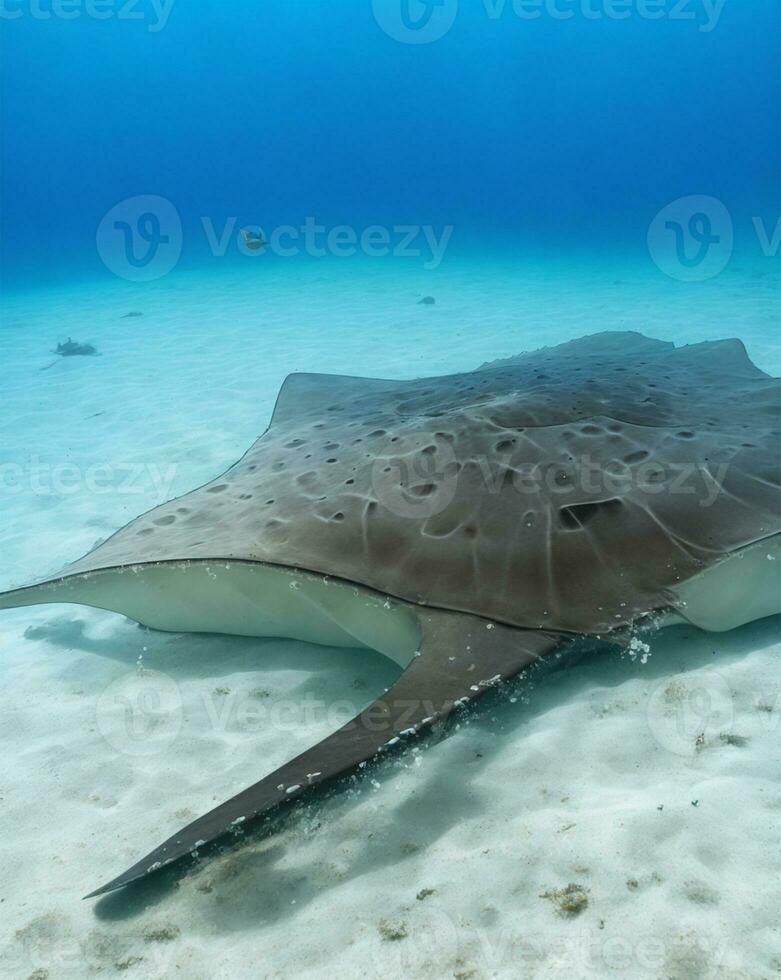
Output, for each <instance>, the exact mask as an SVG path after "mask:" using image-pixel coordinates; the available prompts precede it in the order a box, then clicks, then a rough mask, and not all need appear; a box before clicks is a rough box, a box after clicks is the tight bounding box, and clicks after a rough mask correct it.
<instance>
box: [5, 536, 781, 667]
mask: <svg viewBox="0 0 781 980" xmlns="http://www.w3.org/2000/svg"><path fill="white" fill-rule="evenodd" d="M669 594H670V600H671V601H670V607H669V608H668V609H667V610H664V611H662V612H663V617H662V621H661V622H662V625H667V624H672V623H680V622H684V621H688V622H690V623H692V624H694V625H695V626H699V627H701V628H702V629H705V630H711V631H717V632H720V631H724V630H729V629H734V628H736V627H738V626H742V625H743V624H744V623H748V622H751V621H753V620H756V619H761V618H763V617H765V616H771V615H774V614H776V613H779V612H781V535H775V536H774V537H772V538H768V539H765V540H763V541H760V542H757V543H756V544H753V545H751V546H750V547H747V548H744V549H743V550H742V551H740V552H736V553H735V554H733V555H730V557H729V558H727V559H725V560H724V561H723V562H721V563H720V564H718V565H715V566H713V567H711V568H709V569H707V570H706V571H704V572H702V573H701V574H699V575H697V576H694V577H693V578H691V579H688V580H687V581H686V582H683V583H681V584H680V585H678V586H676V587H675V588H673V589H670V590H669ZM39 603H77V604H80V605H88V606H94V607H97V608H99V609H106V610H109V611H112V612H117V613H121V614H123V615H125V616H128V617H129V618H130V619H133V620H136V621H137V622H139V623H142V624H144V625H145V626H149V627H152V628H153V629H158V630H166V631H171V632H182V633H227V634H232V635H238V636H263V637H287V638H291V639H297V640H305V641H308V642H312V643H319V644H323V645H325V646H337V647H365V648H369V649H373V650H377V651H379V652H380V653H383V654H385V655H386V656H388V657H390V659H392V660H394V661H395V662H396V663H398V664H399V665H400V666H402V667H406V666H407V665H408V664H409V662H410V660H411V659H412V657H413V656H414V654H415V651H416V650H417V647H418V643H419V639H420V629H419V625H418V622H417V619H416V617H415V615H414V613H413V612H412V609H411V607H410V606H409V605H408V604H406V603H399V602H396V601H394V600H393V599H392V598H389V597H385V596H382V595H379V594H377V593H375V592H372V591H371V590H369V589H365V588H362V587H360V586H356V585H352V584H350V583H347V582H343V581H341V580H339V579H330V578H327V577H324V576H322V575H316V574H313V573H310V572H303V571H298V570H295V569H291V568H286V567H284V566H280V565H264V564H259V563H253V562H236V561H220V560H215V561H210V562H206V561H188V562H185V561H182V562H172V563H165V564H157V565H139V566H134V567H131V568H122V569H109V570H106V571H98V572H91V573H87V574H85V575H79V576H74V577H73V578H71V579H64V580H61V581H59V582H53V583H47V584H45V585H41V586H33V587H32V588H29V589H24V590H21V591H20V592H17V593H10V594H8V595H7V596H5V597H0V608H2V607H4V606H8V607H11V606H29V605H37V604H39Z"/></svg>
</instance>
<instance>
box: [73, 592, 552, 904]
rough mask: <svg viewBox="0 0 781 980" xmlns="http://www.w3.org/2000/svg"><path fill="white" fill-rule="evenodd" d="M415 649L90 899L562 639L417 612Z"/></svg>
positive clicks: (245, 820) (436, 713)
mask: <svg viewBox="0 0 781 980" xmlns="http://www.w3.org/2000/svg"><path fill="white" fill-rule="evenodd" d="M419 620H420V626H421V639H420V649H419V651H418V652H417V653H416V654H415V656H414V657H413V659H412V661H411V662H410V664H409V666H408V667H407V668H406V670H405V671H404V673H403V674H402V675H401V676H400V677H399V679H398V681H397V682H396V683H395V684H394V685H393V687H391V688H390V689H389V690H388V691H386V693H385V694H383V695H382V696H381V697H380V698H378V699H377V700H376V701H374V702H373V703H372V704H370V705H369V706H368V707H366V708H364V710H363V711H361V713H360V714H359V715H357V716H356V717H355V718H354V719H353V720H352V721H350V722H349V723H348V724H347V725H345V726H344V727H343V728H341V729H339V731H337V732H335V733H334V734H333V735H330V736H328V737H327V738H325V739H324V740H323V741H322V742H319V743H318V744H317V745H315V746H314V747H313V748H311V749H308V750H307V751H306V752H304V753H302V754H301V755H299V756H298V757H297V758H295V759H293V760H292V761H291V762H288V763H287V764H286V765H284V766H282V767H281V768H279V769H277V770H276V771H275V772H273V773H271V774H270V775H268V776H266V777H265V778H264V779H261V781H260V782H259V783H255V785H254V786H251V787H250V788H249V789H246V790H244V791H243V792H241V793H239V794H238V795H237V796H234V797H233V798H232V799H230V800H228V801H227V802H225V803H223V804H221V805H220V806H218V807H216V808H215V809H214V810H211V811H210V812H209V813H207V814H205V815H204V816H202V817H199V818H198V819H197V820H195V821H194V822H193V823H191V824H189V825H188V826H187V827H184V828H183V829H182V830H180V831H179V832H178V833H177V834H175V835H174V836H173V837H171V838H169V839H168V840H167V841H166V842H165V843H164V844H162V845H160V847H158V848H156V850H154V851H152V852H151V853H150V854H148V855H147V856H146V857H144V858H142V859H141V860H140V861H138V862H137V863H136V864H134V865H133V867H131V868H129V869H128V870H127V871H125V872H124V873H123V874H121V875H119V877H117V878H114V879H113V880H112V881H109V882H108V883H107V884H105V885H103V886H102V887H101V888H98V889H97V890H96V891H94V892H91V893H90V894H89V895H87V896H86V897H87V898H93V897H95V896H98V895H103V894H104V893H106V892H109V891H113V890H114V889H117V888H121V887H122V886H123V885H127V884H130V882H133V881H136V880H137V879H140V878H143V877H145V876H146V875H148V874H150V873H152V872H154V871H156V870H157V869H158V868H161V867H163V866H165V865H169V864H171V863H172V862H174V861H177V860H179V859H180V858H184V857H186V856H187V855H194V854H195V852H197V851H198V849H199V848H202V847H205V846H206V845H207V844H211V843H213V842H215V841H217V840H219V839H220V838H223V837H226V836H227V835H229V834H231V833H235V832H236V831H237V829H241V830H244V829H245V828H247V827H249V826H250V825H251V824H252V823H253V822H255V821H257V820H258V819H259V818H262V817H264V816H266V815H268V814H269V813H270V812H271V811H273V810H275V809H276V808H278V807H279V806H280V804H283V803H285V802H287V801H290V800H296V799H299V798H301V797H302V796H304V795H305V794H306V793H307V791H308V790H309V789H310V788H311V787H314V786H316V785H318V784H322V783H326V782H329V781H334V780H336V779H338V778H339V777H342V776H345V775H348V774H349V773H351V772H353V771H354V770H355V769H356V768H357V767H359V766H361V764H362V763H366V762H368V761H369V760H371V759H374V758H376V757H378V756H380V755H381V754H382V753H383V752H384V751H387V750H389V749H393V748H394V747H396V746H398V745H399V743H401V742H403V741H404V740H407V739H409V738H412V737H414V736H415V735H416V734H417V733H418V732H421V731H423V730H425V729H426V728H428V727H430V726H432V725H433V724H435V723H437V722H442V721H443V720H444V719H445V718H446V717H447V715H448V714H449V713H450V712H451V711H452V710H453V708H454V707H457V706H459V705H461V704H465V703H466V702H468V701H471V700H473V699H475V698H477V697H479V696H480V695H481V694H483V693H484V692H485V691H488V690H490V689H491V688H492V687H494V686H495V685H496V684H498V683H500V682H501V681H502V680H507V679H508V678H510V677H512V676H514V675H516V674H518V673H519V672H520V671H522V670H523V669H524V668H525V667H527V666H529V665H530V664H532V663H534V662H535V661H536V660H537V659H539V658H540V657H541V656H543V655H544V654H546V653H548V652H549V651H551V650H553V649H554V648H555V647H556V646H557V645H559V643H560V642H561V640H562V637H561V636H560V635H558V634H552V633H542V632H537V631H534V630H518V629H510V628H507V627H504V626H499V625H495V624H493V623H489V622H487V621H486V620H483V619H478V618H476V617H474V616H468V615H465V614H461V613H449V612H442V611H438V610H437V611H425V612H421V613H420V614H419Z"/></svg>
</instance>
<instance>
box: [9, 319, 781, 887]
mask: <svg viewBox="0 0 781 980" xmlns="http://www.w3.org/2000/svg"><path fill="white" fill-rule="evenodd" d="M780 395H781V391H780V389H779V381H778V380H776V379H773V378H771V377H769V376H768V375H766V374H765V373H763V372H762V371H761V370H759V369H758V368H757V367H755V366H754V364H753V363H752V362H751V361H750V359H749V357H748V355H747V353H746V351H745V348H744V347H743V345H742V344H741V343H740V342H739V341H737V340H724V341H716V342H712V343H701V344H696V345H693V346H686V347H675V346H674V345H673V344H671V343H665V342H661V341H658V340H652V339H649V338H647V337H644V336H642V335H641V334H638V333H620V332H610V333H602V334H597V335H594V336H590V337H586V338H583V339H580V340H575V341H571V342H569V343H565V344H561V345H559V346H557V347H552V348H546V349H542V350H538V351H534V352H530V353H525V354H521V355H519V356H517V357H511V358H509V359H507V360H502V361H496V362H493V363H490V364H485V365H483V366H482V367H481V368H479V369H477V370H474V371H471V372H468V373H463V374H456V375H452V376H448V377H433V378H424V379H420V380H413V381H383V380H374V379H366V378H355V377H338V376H328V375H321V374H293V375H290V376H289V377H288V378H287V379H286V381H285V382H284V384H283V386H282V389H281V391H280V394H279V396H278V399H277V403H276V406H275V409H274V412H273V417H272V420H271V424H270V426H269V428H268V430H267V431H266V432H265V434H264V435H263V436H262V437H261V438H260V439H259V440H258V441H257V442H256V443H255V444H254V445H253V446H252V447H251V448H250V449H249V451H248V452H247V453H246V455H245V456H244V457H243V458H242V459H241V460H239V462H237V463H236V464H235V465H233V466H232V467H231V468H230V469H229V470H227V472H226V473H225V474H224V475H223V476H220V477H218V478H217V479H215V480H213V481H212V482H210V483H208V484H206V485H205V486H203V487H201V488H200V489H197V490H194V491H193V492H191V493H189V494H187V495H185V496H183V497H181V498H179V499H176V500H173V501H171V502H169V503H166V504H163V505H162V506H160V507H157V508H155V509H154V510H152V511H150V512H149V513H147V514H144V515H143V516H141V517H139V518H137V519H136V520H134V521H132V522H131V523H130V524H128V525H127V526H126V527H125V528H123V529H122V530H120V531H118V532H117V533H116V534H115V535H114V536H113V537H111V538H109V539H108V540H107V541H105V542H104V543H103V544H101V545H100V546H98V547H97V548H96V549H95V550H94V551H92V552H91V553H90V554H88V555H87V556H86V557H84V558H82V559H80V560H78V561H76V562H75V563H74V564H72V565H70V566H68V567H67V568H66V569H65V570H64V571H62V572H61V573H60V574H59V575H57V576H55V577H53V578H50V579H48V580H46V581H43V582H40V583H38V584H35V585H32V586H29V587H26V588H22V589H18V590H15V591H12V592H7V593H4V594H2V595H0V608H11V607H18V606H27V605H34V604H37V603H46V602H70V603H82V604H86V605H90V606H94V607H98V608H102V609H108V610H113V611H116V612H120V613H123V614H125V615H126V616H129V617H131V618H132V619H135V620H136V621H138V622H139V623H142V624H144V625H145V626H148V627H152V628H155V629H159V630H171V631H198V632H221V633H231V634H239V635H244V636H280V637H292V638H297V639H303V640H311V641H315V642H319V643H323V644H327V645H343V646H346V647H367V648H372V649H374V650H379V651H380V652H381V653H384V654H386V655H387V656H389V657H391V658H393V659H394V660H396V661H397V663H398V664H399V666H400V667H401V668H402V670H401V673H400V675H399V677H398V680H397V681H396V682H395V684H394V685H393V686H392V687H391V688H390V689H389V690H387V691H386V692H384V693H383V694H382V695H381V696H380V697H378V698H377V699H376V700H375V701H374V702H373V703H371V704H370V705H369V706H368V707H366V708H365V709H364V710H363V711H361V712H360V713H359V714H358V715H357V716H356V717H355V718H354V719H353V720H352V721H351V722H349V723H348V724H347V725H345V726H344V727H343V728H341V729H340V730H339V731H337V732H335V733H333V734H332V735H330V736H328V737H327V738H325V739H324V740H323V741H321V742H320V743H319V744H317V745H315V746H314V747H313V748H311V749H309V750H307V751H305V752H303V753H302V754H301V755H299V756H298V757H297V758H295V759H293V760H292V761H290V762H288V763H287V764H285V765H283V766H282V767H281V768H279V769H277V770H276V771H274V772H272V773H270V774H268V775H266V776H265V777H264V778H262V779H261V780H260V781H259V782H257V783H255V785H253V786H251V787H250V788H249V789H246V790H244V791H243V792H241V793H239V794H238V795H237V796H234V797H233V798H232V799H230V800H228V801H227V802H225V803H222V804H221V805H220V806H217V807H216V808H215V809H213V810H211V811H210V812H209V813H207V814H205V815H204V816H202V817H199V818H198V819H197V820H195V821H193V822H192V823H191V824H189V825H188V826H186V827H184V828H183V829H181V830H179V831H178V832H177V833H175V834H174V835H173V836H171V837H170V838H169V839H168V840H166V841H165V842H164V843H163V844H162V845H160V846H159V847H157V848H156V849H155V850H153V851H152V852H151V853H150V854H148V855H147V856H146V857H144V858H142V859H141V860H139V861H137V862H136V863H135V864H134V865H133V866H132V867H131V868H129V869H128V870H127V871H125V872H124V873H123V874H121V875H119V876H118V877H116V878H114V879H112V880H111V881H109V882H108V883H107V884H105V885H104V886H103V887H101V888H99V889H97V890H96V891H95V892H93V893H92V895H100V894H102V893H104V892H107V891H110V890H112V889H116V888H119V887H120V886H123V885H127V884H128V883H130V882H132V881H135V880H136V879H139V878H143V877H144V876H146V875H148V874H150V873H151V872H154V871H155V870H156V869H158V868H160V867H162V866H163V865H167V864H170V863H171V862H174V861H177V860H178V859H181V858H185V857H186V856H187V855H194V854H195V852H197V851H198V850H199V848H203V847H204V845H206V844H211V843H212V842H218V841H220V840H221V839H223V838H226V837H227V835H229V834H231V833H232V832H236V830H237V828H238V829H244V828H246V827H248V826H249V825H250V824H251V823H252V822H253V821H258V820H259V819H260V818H265V817H267V816H269V815H272V814H274V813H279V812H282V810H283V807H284V805H286V804H289V803H290V802H291V801H297V800H303V799H306V798H309V797H311V794H312V793H313V791H314V790H315V787H318V786H321V785H324V784H330V785H332V786H333V785H339V781H340V780H349V779H350V778H352V774H354V773H355V772H356V770H358V769H359V768H363V767H365V766H366V764H367V763H368V762H369V761H370V760H374V759H376V758H382V756H383V754H384V753H387V752H392V751H398V750H399V747H401V748H403V746H405V745H406V744H408V743H409V742H410V741H411V740H412V739H414V738H415V736H417V735H419V734H422V733H424V732H425V731H426V730H428V729H430V728H431V727H432V726H434V725H435V724H437V723H440V722H442V721H443V719H445V718H447V717H448V716H449V715H450V714H451V712H455V711H458V710H459V709H460V708H461V707H462V706H464V705H467V704H468V703H470V702H474V701H476V700H477V699H479V698H480V697H481V696H483V695H484V694H485V692H487V691H490V690H492V689H493V688H495V687H496V686H497V685H500V684H502V682H504V681H506V680H509V679H510V678H513V677H516V676H517V675H520V674H523V673H524V672H525V671H526V670H527V668H530V667H532V666H533V665H536V664H541V663H545V662H549V661H550V660H551V659H556V658H557V656H559V655H560V653H561V651H562V650H564V649H565V647H566V646H567V645H568V644H571V643H572V640H573V638H575V637H584V636H585V637H603V638H604V637H607V638H610V637H614V636H616V635H620V633H621V631H627V630H631V629H632V628H633V627H634V626H635V625H636V624H642V623H645V622H651V621H653V622H655V623H657V624H662V625H663V624H666V623H672V622H685V621H688V622H690V623H694V624H695V625H697V626H699V627H701V628H704V629H709V630H725V629H730V628H733V627H735V626H738V625H741V624H742V623H745V622H748V621H750V620H753V619H758V618H760V617H763V616H767V615H771V614H773V613H776V612H778V611H779V597H780V596H781V589H780V588H779V574H778V572H779V569H781V560H779V559H781V534H780V533H779V532H781V526H780V525H781V515H780V510H781V508H780V507H779V503H780V497H781V465H780V462H781V452H779V450H780V449H781V443H780V441H779V440H780V436H779V430H780V422H781V419H780V409H781V398H780ZM521 683H522V681H521Z"/></svg>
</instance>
